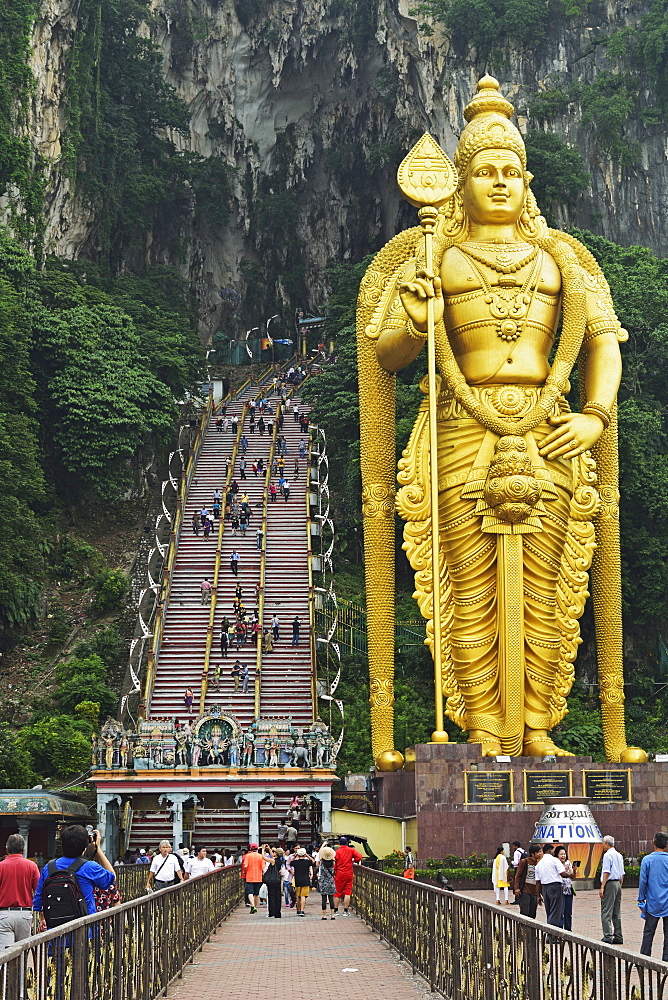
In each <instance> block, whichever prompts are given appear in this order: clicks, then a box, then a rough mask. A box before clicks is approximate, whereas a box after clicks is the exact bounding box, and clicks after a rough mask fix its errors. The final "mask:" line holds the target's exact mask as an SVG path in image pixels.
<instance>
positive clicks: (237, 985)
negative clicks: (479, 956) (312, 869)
mask: <svg viewBox="0 0 668 1000" xmlns="http://www.w3.org/2000/svg"><path fill="white" fill-rule="evenodd" d="M464 895H467V896H473V897H474V898H476V899H481V900H484V901H485V902H487V903H493V902H494V893H493V892H492V891H491V890H490V891H484V890H480V891H475V892H470V893H464ZM636 896H637V890H636V889H627V890H626V892H625V893H623V896H622V929H623V932H624V941H625V945H624V951H634V952H638V951H639V950H640V940H641V937H642V930H643V922H642V920H641V919H640V916H639V912H638V907H637V905H636ZM319 904H320V897H319V896H318V895H317V894H313V896H312V897H311V899H310V900H309V902H308V904H307V915H306V917H304V918H297V917H296V915H295V911H294V910H285V909H284V910H283V916H282V918H281V920H280V922H279V921H278V920H270V919H268V918H267V917H266V915H265V913H264V912H262V910H261V911H260V913H258V914H257V915H256V916H251V915H250V913H249V911H248V909H247V908H246V907H245V906H240V907H239V908H238V909H237V910H236V911H235V912H234V913H233V914H232V916H231V917H230V919H229V920H228V921H227V922H226V923H224V924H223V925H222V926H221V927H220V928H219V929H218V933H217V934H216V935H214V936H213V937H212V938H211V943H210V944H207V945H205V946H204V948H203V950H202V951H201V952H198V954H197V955H196V956H195V960H194V962H193V964H192V965H189V966H187V967H186V969H185V970H184V973H183V980H182V981H181V982H179V983H177V984H174V985H173V986H172V987H171V989H170V991H169V996H170V998H174V1000H214V998H215V1000H218V998H220V1000H223V998H224V1000H286V998H289V1000H313V996H314V995H315V994H319V993H324V994H325V995H326V996H327V997H328V1000H349V998H350V997H351V996H352V997H355V996H360V997H364V998H365V1000H425V998H426V997H432V996H433V994H431V993H430V992H429V990H428V988H427V987H426V986H425V984H424V982H423V981H422V980H421V979H420V978H419V977H417V976H415V977H414V976H412V975H411V974H410V970H409V969H408V968H407V967H406V965H405V964H402V963H401V962H399V961H398V959H397V956H396V955H395V953H394V952H392V951H390V949H389V948H388V947H387V946H386V945H385V944H384V943H382V942H380V941H379V940H378V936H377V935H376V934H373V933H372V931H370V930H369V928H368V927H367V926H366V924H364V923H363V922H362V920H361V919H360V918H359V917H357V916H356V915H355V914H352V913H351V916H350V917H348V918H345V917H342V916H339V917H338V918H337V920H336V921H335V922H332V921H330V920H328V921H327V922H325V921H322V920H321V919H320V905H319ZM508 909H510V910H511V911H512V912H517V911H516V908H515V907H508ZM600 912H601V911H600V900H599V896H598V892H579V893H578V894H577V896H576V899H575V905H574V907H573V931H574V933H576V934H578V935H580V936H581V937H583V938H592V939H593V940H594V941H600V940H601V920H600ZM538 919H539V920H543V921H544V920H545V911H544V910H542V909H541V910H539V916H538ZM662 940H663V939H662V936H661V929H660V928H659V930H657V934H656V937H655V939H654V950H653V957H654V958H655V959H660V958H661V946H662Z"/></svg>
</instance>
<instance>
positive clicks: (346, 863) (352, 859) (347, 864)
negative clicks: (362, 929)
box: [334, 837, 362, 917]
mask: <svg viewBox="0 0 668 1000" xmlns="http://www.w3.org/2000/svg"><path fill="white" fill-rule="evenodd" d="M361 860H362V855H361V854H360V853H359V852H358V851H356V850H355V848H354V847H349V846H348V838H347V837H339V847H338V849H337V851H336V856H335V858H334V885H335V886H336V895H335V896H334V913H335V914H337V913H338V912H339V900H340V899H341V898H343V915H344V917H347V916H349V914H348V907H349V906H350V896H351V894H352V891H353V863H354V864H359V863H360V861H361Z"/></svg>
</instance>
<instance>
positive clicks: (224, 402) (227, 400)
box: [213, 392, 232, 413]
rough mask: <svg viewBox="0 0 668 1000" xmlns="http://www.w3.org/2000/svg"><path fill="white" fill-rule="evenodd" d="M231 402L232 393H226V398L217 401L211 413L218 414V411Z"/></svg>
mask: <svg viewBox="0 0 668 1000" xmlns="http://www.w3.org/2000/svg"><path fill="white" fill-rule="evenodd" d="M231 402H232V393H231V392H228V394H227V395H226V396H223V398H222V399H220V400H218V402H217V403H216V404H215V406H214V408H213V412H214V413H220V411H221V410H222V408H223V406H227V404H228V403H231Z"/></svg>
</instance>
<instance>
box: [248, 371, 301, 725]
mask: <svg viewBox="0 0 668 1000" xmlns="http://www.w3.org/2000/svg"><path fill="white" fill-rule="evenodd" d="M296 388H297V386H295V385H292V386H290V389H289V390H288V392H287V393H286V394H285V397H284V399H283V403H282V413H283V419H284V420H285V407H286V405H287V402H288V399H289V398H290V396H291V395H292V394H293V392H294V391H295V389H296ZM279 415H280V414H279V413H278V409H277V412H276V418H275V420H274V429H273V435H272V440H271V448H270V449H269V460H268V462H267V474H266V476H265V480H264V498H263V505H262V549H261V552H260V583H259V586H258V602H257V613H258V620H259V622H260V630H259V632H258V634H257V649H256V657H255V687H254V690H255V718H256V719H259V718H260V712H261V708H262V652H263V649H262V643H263V634H264V582H265V576H266V569H267V508H268V505H269V484H270V482H271V477H272V471H271V467H272V465H273V462H274V454H275V450H276V441H277V440H278V417H279Z"/></svg>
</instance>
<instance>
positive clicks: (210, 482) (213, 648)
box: [130, 381, 315, 847]
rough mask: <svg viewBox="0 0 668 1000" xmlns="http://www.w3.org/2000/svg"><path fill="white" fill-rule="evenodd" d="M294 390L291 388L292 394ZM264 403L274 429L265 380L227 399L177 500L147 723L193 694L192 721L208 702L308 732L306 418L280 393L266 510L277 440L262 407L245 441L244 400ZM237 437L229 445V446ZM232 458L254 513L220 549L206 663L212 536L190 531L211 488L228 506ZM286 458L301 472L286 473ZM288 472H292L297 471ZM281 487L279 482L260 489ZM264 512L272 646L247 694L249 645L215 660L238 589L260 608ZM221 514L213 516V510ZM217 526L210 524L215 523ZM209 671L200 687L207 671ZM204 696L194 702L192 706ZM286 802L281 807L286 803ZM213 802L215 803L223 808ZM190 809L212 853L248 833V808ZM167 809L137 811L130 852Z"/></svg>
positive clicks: (170, 715) (228, 532)
mask: <svg viewBox="0 0 668 1000" xmlns="http://www.w3.org/2000/svg"><path fill="white" fill-rule="evenodd" d="M297 391H298V390H297ZM262 396H267V397H268V398H269V402H270V405H271V408H272V410H273V411H274V412H273V413H271V414H267V413H265V415H264V420H265V423H266V422H267V421H268V420H269V419H273V420H274V422H275V421H276V414H275V411H276V402H277V396H276V394H275V393H273V392H272V389H271V382H270V381H268V382H267V383H266V384H265V385H257V384H255V385H248V386H247V387H246V388H245V389H244V390H243V391H242V392H241V393H240V394H239V395H238V397H237V398H236V399H234V400H232V401H230V402H228V404H227V411H226V415H227V417H228V418H229V421H230V423H229V427H228V430H227V431H226V432H223V433H220V432H219V431H218V430H217V428H216V420H217V418H218V416H219V414H218V413H213V415H212V416H211V418H210V420H209V425H208V427H207V429H206V433H205V436H204V438H203V441H202V447H201V450H200V453H199V456H198V459H197V465H196V468H195V470H194V474H193V478H192V481H191V485H190V488H189V490H188V494H187V497H186V501H185V507H184V517H183V527H182V530H181V534H180V538H179V541H178V547H177V550H176V558H175V561H174V566H173V569H172V574H171V587H170V594H169V601H168V604H167V606H166V608H165V613H164V626H163V631H162V640H161V644H160V648H159V652H158V655H157V657H156V664H155V678H154V682H153V687H152V695H151V699H150V703H149V705H148V706H147V708H148V714H149V716H150V718H151V719H164V720H170V721H172V720H178V721H179V722H184V721H185V720H186V719H187V718H188V713H187V709H186V706H185V703H184V694H185V690H186V688H188V687H189V688H190V689H191V690H192V691H193V694H194V701H193V708H192V716H191V718H192V719H194V718H196V717H197V715H199V708H200V704H201V705H202V707H203V709H204V713H205V714H206V713H207V712H208V711H209V710H211V708H212V707H213V706H214V705H218V706H220V707H221V708H222V710H223V711H224V712H226V713H229V714H231V715H233V716H234V717H235V718H236V719H237V721H238V722H239V724H240V726H241V728H242V729H247V728H248V727H249V726H250V725H251V723H252V722H253V721H254V720H255V719H256V708H259V712H258V713H257V717H259V718H262V719H279V718H280V719H286V718H290V719H291V722H292V724H293V725H294V726H296V727H298V728H300V729H302V728H305V727H309V726H310V724H311V723H312V721H313V718H314V695H313V692H314V689H315V679H314V669H315V665H314V663H313V662H312V656H311V646H310V628H309V569H308V545H309V543H308V539H307V505H306V483H307V477H308V469H307V465H308V443H309V442H308V434H303V433H302V432H301V429H300V426H299V424H298V423H296V422H295V420H294V418H293V407H294V405H295V404H296V405H297V406H298V408H299V411H300V412H308V407H306V406H305V405H304V404H302V401H301V398H300V397H299V396H298V395H294V394H292V395H289V396H288V397H287V399H286V403H285V406H284V411H283V412H284V422H283V427H282V431H281V432H280V433H282V434H283V436H284V437H285V439H286V442H287V454H286V455H285V456H284V463H285V466H284V467H285V476H286V478H287V479H288V481H289V484H290V493H289V499H288V500H287V502H286V501H285V500H284V498H283V497H282V496H280V494H279V495H278V497H277V499H276V501H275V502H269V499H268V496H266V493H267V491H266V489H265V485H266V481H267V480H266V478H265V473H260V474H258V475H257V476H255V475H254V474H253V471H252V465H253V463H256V462H257V460H258V459H259V458H260V457H261V458H262V459H263V462H264V469H265V472H266V469H267V467H268V465H269V463H270V461H271V456H272V452H273V451H274V450H275V452H276V458H277V459H278V448H277V447H276V448H275V449H274V448H273V447H272V445H273V440H274V439H275V438H276V436H277V435H276V434H274V435H273V438H272V435H271V434H269V433H268V432H267V430H266V429H265V432H264V434H263V435H261V434H260V433H259V430H258V421H259V416H260V414H259V409H257V408H256V427H255V432H254V433H253V434H251V433H250V411H249V407H248V404H249V403H250V401H251V399H259V398H262ZM234 416H236V417H238V419H239V422H240V428H239V431H238V434H237V435H236V436H235V434H234V433H233V431H232V418H233V417H234ZM242 435H244V436H245V438H246V440H247V450H246V453H245V455H243V454H242V449H241V446H240V441H241V438H242ZM302 440H303V442H304V449H303V450H305V451H306V457H300V456H299V445H300V441H302ZM235 441H236V443H237V446H236V449H235ZM235 450H236V457H235V462H234V466H233V467H232V468H230V471H229V475H228V478H227V483H228V484H231V482H232V481H233V480H236V482H237V484H238V486H239V493H238V497H239V498H241V497H243V495H244V493H245V494H247V496H248V500H249V503H250V507H251V510H252V517H251V520H250V525H249V527H248V529H247V531H246V534H245V536H244V535H242V534H241V532H238V533H237V534H236V536H235V535H234V533H233V531H232V528H231V526H230V523H229V522H225V524H224V528H223V534H222V539H221V546H220V568H219V574H218V581H217V599H216V603H215V612H214V617H213V630H212V635H211V638H210V640H209V646H210V653H209V656H208V658H207V633H208V630H209V625H210V612H211V609H210V607H209V606H208V605H203V604H202V600H201V592H200V583H201V581H202V580H203V579H204V578H205V577H208V579H209V581H210V582H211V583H213V581H214V571H215V565H216V550H217V542H218V531H217V530H215V531H214V532H213V533H212V534H211V536H210V537H208V538H205V537H204V536H203V534H202V533H201V532H200V534H199V536H197V535H195V534H194V532H193V530H192V527H191V525H192V519H193V515H194V514H196V513H197V512H198V511H200V510H201V509H202V507H207V508H208V510H209V511H211V507H212V503H213V492H214V490H215V489H216V488H218V489H220V490H221V492H222V494H223V507H224V498H225V487H226V476H225V465H226V460H230V461H231V458H232V456H233V453H234V452H235ZM242 458H245V461H246V471H245V474H246V478H245V479H242V472H241V465H240V463H241V460H242ZM295 458H297V460H298V470H296V469H295ZM295 473H296V474H295ZM272 481H273V482H275V483H276V485H278V475H276V476H272V477H271V479H270V480H269V482H272ZM265 504H266V515H267V517H266V527H267V530H266V540H265V546H266V556H265V575H264V610H263V615H262V618H263V626H264V627H265V628H266V627H271V621H272V617H273V615H274V614H276V615H277V616H278V619H279V639H278V642H277V643H275V645H274V650H273V652H270V653H264V654H263V655H262V657H261V671H260V677H259V678H258V685H257V690H256V672H257V666H258V657H257V644H256V641H255V640H254V638H253V637H252V636H251V634H250V630H249V636H248V639H247V641H246V643H245V644H244V645H242V646H241V648H240V649H239V650H238V651H237V649H236V647H235V646H232V647H231V648H230V649H229V651H228V655H227V658H223V657H222V656H221V647H220V634H221V622H222V620H223V618H224V617H225V616H227V618H228V619H229V620H230V622H234V620H235V615H234V608H233V602H234V600H235V588H236V586H237V583H239V584H240V585H241V588H242V592H243V593H242V601H243V603H244V605H245V606H246V609H247V612H248V620H249V621H252V618H253V612H254V610H255V608H256V607H258V601H257V599H256V586H257V587H259V586H260V584H261V555H262V553H261V551H260V549H259V548H258V545H257V540H256V530H257V528H258V526H259V525H261V524H262V519H263V509H264V506H265ZM221 516H222V514H221ZM216 529H218V522H216ZM234 549H236V551H237V552H238V553H239V555H240V557H241V558H240V561H239V563H238V577H235V576H234V575H233V573H232V571H231V569H230V556H231V554H232V551H233V550H234ZM295 617H298V618H299V619H300V636H299V644H298V645H293V643H292V622H293V620H294V618H295ZM207 659H208V672H207V674H206V679H205V666H206V665H207ZM236 659H239V660H240V661H241V663H242V665H248V667H249V672H250V677H249V684H248V689H247V691H246V692H243V691H242V690H241V686H240V687H239V690H238V691H236V692H235V691H234V683H233V679H232V677H231V676H230V671H231V669H232V666H233V664H234V662H235V660H236ZM217 664H220V665H221V672H220V677H221V680H220V684H219V685H216V684H215V682H214V677H215V668H216V665H217ZM201 699H202V700H201ZM284 799H285V801H283V800H284ZM287 804H288V798H287V797H285V796H282V795H278V796H277V797H276V801H275V805H274V807H273V808H269V807H265V806H263V807H262V809H261V810H260V820H261V831H262V836H263V837H272V838H273V837H275V830H276V822H277V819H276V817H277V815H283V814H284V813H285V809H286V807H287ZM221 805H222V804H221ZM207 806H208V804H207V803H206V802H205V807H204V808H198V811H197V824H196V831H197V832H196V836H197V838H198V839H200V840H201V841H202V842H205V843H207V844H209V845H211V846H234V847H236V845H237V844H241V843H243V842H244V839H245V838H246V837H247V829H248V813H247V811H246V810H245V809H243V808H241V809H235V808H229V806H228V807H227V808H226V807H225V806H224V805H222V807H218V808H216V807H212V808H208V807H207ZM167 811H168V807H167V805H166V804H165V808H164V809H154V810H146V811H144V812H140V813H135V816H134V818H133V823H132V834H131V838H130V843H131V846H132V847H135V846H136V847H139V846H146V847H148V846H149V845H151V844H154V843H155V842H156V840H157V839H160V837H162V836H164V830H165V824H166V818H167Z"/></svg>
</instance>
